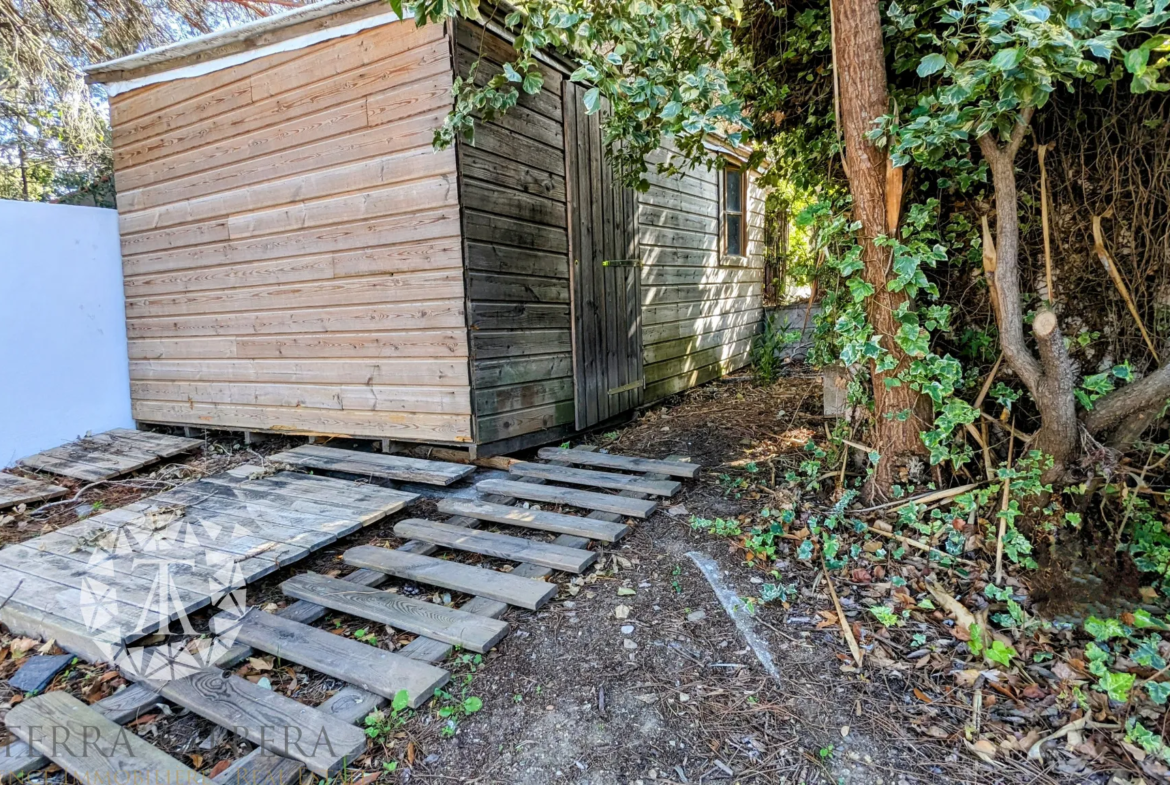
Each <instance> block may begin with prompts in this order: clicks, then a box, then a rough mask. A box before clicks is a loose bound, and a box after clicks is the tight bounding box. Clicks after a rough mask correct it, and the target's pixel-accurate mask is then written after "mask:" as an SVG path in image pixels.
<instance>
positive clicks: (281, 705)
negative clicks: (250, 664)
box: [159, 672, 366, 777]
mask: <svg viewBox="0 0 1170 785" xmlns="http://www.w3.org/2000/svg"><path fill="white" fill-rule="evenodd" d="M159 693H160V694H161V695H162V696H163V697H164V698H166V699H167V700H169V701H171V702H173V703H176V704H178V705H179V706H182V707H183V708H185V709H188V710H189V711H192V712H194V713H196V714H198V715H199V716H200V717H203V718H204V719H207V720H211V721H212V722H214V723H216V724H217V725H222V726H223V727H225V728H228V729H230V730H232V731H234V732H236V733H238V734H240V735H241V736H243V737H244V738H245V739H247V740H248V741H250V742H252V743H253V744H258V745H259V746H261V747H263V748H264V749H266V750H269V751H271V752H275V753H277V754H279V755H283V756H284V757H286V758H292V759H293V760H297V761H300V762H301V763H303V764H305V767H306V768H308V769H309V771H311V772H313V773H314V774H317V775H319V776H322V777H330V776H333V775H334V774H336V773H338V772H340V771H341V770H342V769H343V768H344V767H345V766H346V765H347V763H349V762H351V761H353V760H354V759H356V758H357V757H358V756H359V755H361V754H362V753H363V752H365V749H366V735H365V733H363V732H362V731H361V730H360V729H359V728H355V727H354V726H353V725H350V724H349V723H347V722H342V721H339V720H337V719H334V718H333V717H330V716H328V715H326V714H324V713H322V712H319V711H317V710H316V709H313V708H310V707H309V706H305V705H304V704H302V703H297V702H296V701H295V700H293V699H292V698H286V697H285V696H284V695H281V694H280V693H278V692H273V691H272V690H266V689H264V688H263V687H258V686H256V685H255V684H253V683H252V682H250V681H247V680H246V679H242V678H240V677H239V676H226V677H225V676H222V675H220V674H219V673H218V672H201V673H195V674H192V675H191V676H188V677H186V678H184V679H177V680H174V681H168V682H164V683H163V684H162V686H161V687H160V689H159Z"/></svg>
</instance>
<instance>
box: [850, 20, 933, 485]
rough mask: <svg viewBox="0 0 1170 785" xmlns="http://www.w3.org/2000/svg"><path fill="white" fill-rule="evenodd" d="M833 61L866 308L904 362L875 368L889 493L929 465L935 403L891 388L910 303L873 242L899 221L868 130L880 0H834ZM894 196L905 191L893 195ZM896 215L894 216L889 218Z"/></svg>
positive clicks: (882, 158)
mask: <svg viewBox="0 0 1170 785" xmlns="http://www.w3.org/2000/svg"><path fill="white" fill-rule="evenodd" d="M832 12H833V62H834V68H835V72H836V79H837V81H838V96H839V101H840V118H841V132H842V134H843V136H844V141H845V174H846V176H847V178H848V180H849V191H850V193H851V194H852V196H853V211H854V217H855V218H856V220H857V221H858V222H860V224H861V229H860V231H859V234H858V238H857V239H858V242H859V243H860V245H861V251H862V261H863V262H864V264H865V269H864V270H863V271H862V275H863V277H864V278H865V281H866V283H868V284H869V285H870V286H872V287H873V289H874V293H873V295H872V296H871V297H870V298H869V300H868V301H867V303H866V313H867V316H868V318H869V323H870V325H871V326H872V327H873V330H874V333H875V334H876V335H877V336H878V338H879V340H880V341H881V345H882V346H883V347H884V348H885V349H886V350H887V351H889V352H890V354H891V355H892V356H893V358H894V359H895V360H897V362H898V365H897V367H895V368H894V369H893V370H892V371H887V372H884V373H880V372H878V371H877V369H876V367H874V366H873V365H871V367H870V371H871V374H872V378H873V393H874V405H875V412H874V414H875V420H876V422H875V426H874V438H873V441H874V444H873V447H874V449H875V450H877V451H878V452H879V453H880V454H881V459H880V460H879V461H878V466H877V471H876V472H875V474H874V477H873V479H872V481H871V483H870V486H869V488H868V494H869V495H870V496H872V497H877V498H885V497H887V496H888V493H889V490H890V486H891V485H893V484H894V483H897V482H901V481H904V480H905V479H907V477H908V476H909V477H914V478H917V477H918V476H920V475H921V474H922V473H923V471H924V469H925V467H926V456H927V454H928V453H927V449H926V445H925V444H923V442H922V438H921V435H920V434H921V432H922V431H923V430H924V429H926V428H928V427H929V421H930V406H929V401H928V400H926V399H924V398H923V396H921V395H920V394H919V393H917V392H915V391H914V390H912V389H911V388H910V387H909V386H908V385H905V384H897V385H895V386H890V385H889V384H887V379H890V380H891V381H893V377H895V376H897V375H898V374H899V373H901V372H902V371H903V370H905V368H906V366H907V365H908V364H909V357H908V356H907V355H906V353H905V352H904V351H902V348H901V347H900V346H898V344H897V342H896V341H895V340H894V336H895V335H896V334H897V332H898V328H899V327H900V325H899V323H898V320H897V319H896V318H895V316H894V314H895V312H896V311H897V310H898V308H899V307H901V306H902V305H903V304H904V303H905V302H906V299H907V298H906V295H905V294H904V293H902V292H891V291H890V290H889V288H888V283H889V280H890V264H891V259H890V252H889V250H888V249H885V248H882V247H880V246H878V245H877V243H875V242H874V240H875V239H876V238H877V237H879V236H880V235H884V234H887V233H889V229H888V228H887V222H892V223H895V224H896V222H897V217H896V216H897V213H898V210H897V205H896V204H895V205H893V209H887V203H886V196H887V194H886V189H887V178H888V176H889V174H890V173H889V172H888V171H887V169H888V166H889V163H888V157H887V155H886V153H885V151H884V150H883V149H880V148H878V147H876V146H874V145H873V144H872V143H871V142H870V141H869V140H868V139H867V138H866V133H867V132H868V131H869V130H870V129H872V128H873V123H874V120H876V119H877V118H879V117H881V116H883V115H884V114H886V112H887V111H889V92H888V88H887V84H886V58H885V52H884V50H883V47H882V27H881V15H880V13H879V9H878V3H877V0H832ZM892 196H893V201H896V200H897V197H898V195H897V194H893V195H892ZM891 215H892V216H893V218H892V219H891V218H889V217H888V216H891Z"/></svg>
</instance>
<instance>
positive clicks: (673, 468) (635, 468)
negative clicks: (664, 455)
mask: <svg viewBox="0 0 1170 785" xmlns="http://www.w3.org/2000/svg"><path fill="white" fill-rule="evenodd" d="M539 454H540V457H541V458H544V459H545V460H549V461H565V462H566V463H575V464H579V465H582V466H598V467H601V468H604V469H618V470H619V471H627V472H653V473H655V474H666V475H669V476H671V477H684V478H686V479H694V478H695V477H697V476H698V474H699V469H700V468H702V467H700V466H699V465H698V464H694V463H678V462H676V461H660V460H655V459H653V458H636V457H633V456H629V455H610V454H609V453H603V452H586V451H585V450H567V449H564V448H561V447H542V448H540V453H539Z"/></svg>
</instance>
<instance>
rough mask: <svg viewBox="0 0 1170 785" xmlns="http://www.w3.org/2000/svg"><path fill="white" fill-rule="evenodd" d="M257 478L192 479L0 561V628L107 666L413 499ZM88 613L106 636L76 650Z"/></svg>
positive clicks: (293, 478)
mask: <svg viewBox="0 0 1170 785" xmlns="http://www.w3.org/2000/svg"><path fill="white" fill-rule="evenodd" d="M260 471H261V470H260V467H243V471H242V472H239V473H238V475H236V476H231V477H229V485H228V486H222V485H220V483H221V481H222V480H221V479H218V478H210V479H204V480H198V481H196V482H194V483H190V484H189V485H185V486H182V487H181V488H178V489H175V490H172V491H167V492H165V493H162V494H159V495H157V496H154V497H151V498H149V499H144V500H142V501H140V502H136V503H134V504H130V505H127V506H126V507H122V508H119V509H116V510H111V511H109V512H106V513H102V514H101V515H97V516H94V517H92V518H89V519H86V520H84V521H79V522H78V523H75V524H71V525H69V526H65V527H63V528H61V529H58V530H57V531H55V532H52V533H50V534H47V535H44V536H42V537H37V538H34V539H32V540H28V541H26V542H24V543H21V544H20V545H17V546H11V547H9V548H5V549H3V550H0V567H2V568H3V569H0V599H2V598H7V600H8V602H7V603H5V604H3V606H2V607H0V621H3V622H4V623H5V624H7V625H8V626H9V628H10V629H11V630H12V631H13V632H16V633H18V634H22V635H30V636H36V637H45V638H46V639H48V638H55V639H57V640H58V641H59V642H61V644H62V646H64V647H65V648H67V649H69V650H71V651H72V653H74V654H78V655H80V656H82V657H84V658H86V659H90V660H99V661H100V660H103V659H108V655H106V648H107V646H108V645H109V642H110V639H113V640H115V641H116V642H117V643H129V642H131V641H133V640H136V639H138V638H140V637H142V636H143V635H146V634H149V633H151V632H153V631H154V630H155V629H157V628H158V627H159V626H160V624H162V623H164V622H165V621H169V620H173V619H176V618H179V617H180V616H182V615H185V614H188V613H191V612H193V611H195V610H198V609H199V608H202V607H204V606H206V605H207V604H209V603H210V601H211V598H212V597H213V596H215V595H216V594H217V593H218V592H220V591H222V590H224V589H230V588H238V587H239V586H241V585H244V584H246V583H248V582H252V581H255V580H258V579H259V578H261V577H263V576H265V575H268V574H269V573H271V572H274V571H275V570H277V569H280V568H281V567H283V566H285V565H287V564H289V563H290V562H293V561H296V560H298V559H301V558H303V557H304V556H306V555H308V554H309V553H311V552H313V551H315V550H317V549H319V548H321V547H323V546H325V545H327V544H329V543H331V542H333V541H334V540H336V539H337V538H338V537H339V536H342V535H343V534H347V533H349V532H352V531H355V530H356V529H358V528H361V527H362V526H364V525H368V524H370V523H372V522H374V521H375V520H380V519H381V518H384V517H385V516H387V515H390V514H392V513H394V512H397V511H399V510H401V509H403V508H404V507H405V506H406V505H407V504H409V503H411V502H413V501H415V500H416V499H417V498H418V496H417V494H413V493H405V492H402V491H398V490H393V489H389V488H380V487H373V486H365V485H358V484H356V483H353V482H348V481H345V480H340V479H336V478H326V477H311V476H309V475H305V474H299V473H296V472H280V473H277V474H275V475H272V476H267V475H259V476H258V474H259V473H260ZM250 477H251V479H249V478H250ZM305 505H310V506H309V508H308V509H305ZM298 507H300V509H298ZM142 563H150V564H154V565H159V566H157V567H156V569H154V570H145V568H144V567H143V566H141V565H142ZM163 564H165V567H163V566H162V565H163ZM229 564H230V565H231V569H230V570H225V569H224V568H225V567H226V566H227V565H229ZM163 569H165V570H166V573H167V575H168V577H169V578H170V580H171V582H172V583H173V585H174V587H175V591H174V592H171V593H169V594H168V593H166V592H161V593H160V592H157V591H152V581H153V576H154V575H155V574H156V573H158V574H161V572H159V571H160V570H163ZM114 598H116V599H114ZM97 603H100V604H101V608H102V609H103V610H108V611H109V612H110V613H109V618H108V619H103V620H102V621H101V623H100V628H101V629H102V630H103V632H104V633H106V637H105V638H103V639H102V640H100V641H99V642H98V643H99V644H100V645H97V646H88V647H85V646H82V644H84V642H85V640H86V637H87V636H86V631H89V632H90V635H89V637H91V638H92V637H93V635H92V630H91V629H90V628H91V627H93V626H97V625H94V624H87V621H92V620H93V612H94V605H95V604H97ZM78 640H80V643H78V642H77V641H78ZM70 646H74V649H70ZM78 646H81V647H82V648H77V647H78Z"/></svg>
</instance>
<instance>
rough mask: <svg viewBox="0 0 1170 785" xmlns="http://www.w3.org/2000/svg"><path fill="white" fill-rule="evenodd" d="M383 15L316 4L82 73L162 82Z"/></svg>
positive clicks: (355, 0) (91, 77)
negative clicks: (193, 68) (194, 68)
mask: <svg viewBox="0 0 1170 785" xmlns="http://www.w3.org/2000/svg"><path fill="white" fill-rule="evenodd" d="M406 16H408V17H409V16H410V15H409V14H406ZM383 17H389V18H391V19H397V18H398V17H397V16H396V15H395V14H394V12H393V11H391V10H390V7H389V6H388V5H386V4H385V3H384V2H382V0H321V2H317V3H312V4H310V5H306V6H302V7H299V8H294V9H292V10H289V11H285V12H282V13H279V14H274V15H272V16H268V17H264V18H263V19H256V20H254V21H251V22H246V23H244V24H242V25H237V26H235V27H230V28H227V29H224V30H217V31H215V32H213V33H207V34H206V35H201V36H198V37H196V38H190V39H187V40H185V41H178V42H176V43H173V44H168V45H166V46H161V47H158V48H157V49H151V50H149V51H146V52H140V53H138V54H132V55H127V56H126V57H119V58H117V59H115V60H108V61H106V62H104V63H96V64H94V65H91V66H87V67H86V68H85V69H84V71H85V74H86V80H87V81H89V82H90V83H106V84H110V83H118V82H126V81H130V80H133V81H135V82H138V81H140V80H142V79H143V78H144V77H148V76H153V77H162V78H154V79H152V81H166V80H167V79H168V78H179V77H180V76H182V75H183V74H175V73H174V72H175V71H177V70H178V69H182V68H186V67H189V66H193V65H197V64H202V65H204V66H206V65H207V64H208V63H210V62H212V61H217V60H221V59H224V58H229V57H232V56H235V58H233V59H238V58H239V57H240V56H241V55H243V54H244V53H252V54H250V57H251V56H258V53H259V52H260V51H262V52H263V53H264V54H267V53H269V52H270V51H280V50H282V49H289V48H299V47H301V46H307V45H309V44H311V43H315V42H316V41H320V40H327V39H328V38H333V37H337V36H339V35H345V34H348V33H349V32H356V29H361V28H362V26H370V24H371V22H372V20H375V19H376V20H378V22H377V23H379V24H381V23H384V22H385V21H386V19H383ZM363 22H364V25H363ZM351 27H353V28H356V29H355V30H353V31H351V30H349V29H348V28H351ZM250 57H249V59H250ZM225 67H226V66H225ZM207 70H215V69H207V68H204V69H203V72H204V73H206V72H207ZM163 74H167V76H162V75H163ZM131 86H133V87H137V86H140V85H138V84H134V85H128V86H124V87H123V88H122V89H123V90H124V89H129V88H130V87H131Z"/></svg>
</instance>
